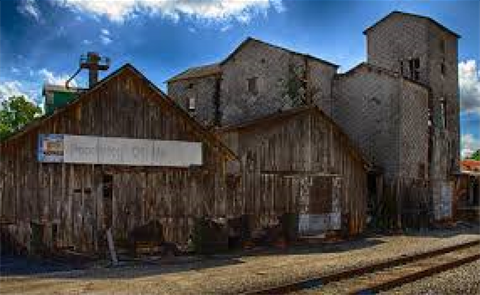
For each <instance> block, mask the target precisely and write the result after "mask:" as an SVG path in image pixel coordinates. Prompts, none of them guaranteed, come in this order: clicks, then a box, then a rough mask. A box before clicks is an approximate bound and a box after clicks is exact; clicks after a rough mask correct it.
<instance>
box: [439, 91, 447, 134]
mask: <svg viewBox="0 0 480 295" xmlns="http://www.w3.org/2000/svg"><path fill="white" fill-rule="evenodd" d="M440 120H441V121H440V122H441V124H442V127H443V128H445V129H447V101H446V100H445V98H443V97H442V98H440Z"/></svg>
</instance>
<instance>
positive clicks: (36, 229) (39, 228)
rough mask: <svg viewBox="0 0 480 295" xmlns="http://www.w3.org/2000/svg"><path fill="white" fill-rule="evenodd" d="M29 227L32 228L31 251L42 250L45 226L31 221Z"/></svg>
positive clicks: (39, 251) (35, 252)
mask: <svg viewBox="0 0 480 295" xmlns="http://www.w3.org/2000/svg"><path fill="white" fill-rule="evenodd" d="M30 228H31V230H32V239H31V241H30V246H31V250H32V253H34V254H38V253H41V252H42V251H43V250H44V243H43V234H44V230H45V226H44V225H43V224H40V223H36V222H31V223H30Z"/></svg>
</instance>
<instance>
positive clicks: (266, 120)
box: [215, 105, 373, 167]
mask: <svg viewBox="0 0 480 295" xmlns="http://www.w3.org/2000/svg"><path fill="white" fill-rule="evenodd" d="M306 113H313V114H316V115H318V116H320V117H322V118H323V119H325V120H326V121H327V122H329V123H330V124H331V125H332V126H333V128H334V129H335V130H336V131H338V132H339V133H340V135H341V136H342V137H344V138H345V139H346V140H347V146H348V147H349V149H350V150H351V151H352V152H353V153H354V155H355V156H356V157H358V158H359V159H360V160H361V161H362V162H363V163H364V164H365V166H367V167H373V166H372V165H371V163H370V162H368V161H367V160H366V159H365V158H364V157H363V155H362V153H361V152H360V149H358V148H357V147H356V146H355V145H354V144H353V143H352V141H351V140H350V137H348V135H347V134H346V133H345V132H344V131H343V129H342V128H341V127H340V126H339V125H338V124H337V123H335V121H333V119H332V118H330V117H329V116H328V115H327V114H325V113H324V112H323V111H322V110H321V109H320V108H319V107H317V106H315V105H309V106H302V107H297V108H293V109H289V110H286V111H282V112H278V113H274V114H271V115H267V116H264V117H261V118H258V119H253V120H250V121H247V122H243V123H239V124H236V125H230V126H225V127H221V128H218V129H216V131H215V132H216V133H217V134H219V135H221V134H224V133H229V132H235V131H240V130H247V129H250V128H255V127H257V126H259V125H265V126H267V125H269V124H272V123H280V122H284V121H286V120H288V119H290V118H293V117H296V116H299V115H302V114H306Z"/></svg>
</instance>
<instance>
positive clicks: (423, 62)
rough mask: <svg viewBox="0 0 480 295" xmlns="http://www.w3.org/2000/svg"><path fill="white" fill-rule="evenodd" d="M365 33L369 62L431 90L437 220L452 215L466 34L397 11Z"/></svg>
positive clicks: (432, 171) (431, 164)
mask: <svg viewBox="0 0 480 295" xmlns="http://www.w3.org/2000/svg"><path fill="white" fill-rule="evenodd" d="M364 34H365V35H366V36H367V54H368V56H367V60H368V63H370V64H373V65H376V66H379V67H383V68H386V69H389V70H392V71H395V72H398V73H400V75H402V76H404V77H409V78H410V79H413V80H415V81H417V82H419V83H421V84H423V85H425V86H426V87H427V88H428V89H429V97H428V100H429V141H428V157H429V165H428V171H429V183H430V189H431V190H432V192H431V193H432V196H433V206H434V213H435V214H434V215H435V218H436V219H442V218H444V217H448V216H450V215H451V200H452V186H453V183H452V181H453V179H452V175H454V174H456V173H458V172H459V158H460V157H459V142H460V136H459V89H458V68H457V67H458V38H459V37H460V36H459V35H458V34H456V33H454V32H452V31H451V30H449V29H448V28H445V27H444V26H442V25H441V24H439V23H438V22H436V21H435V20H433V19H431V18H428V17H424V16H418V15H413V14H409V13H403V12H397V11H395V12H392V13H390V14H389V15H387V16H386V17H384V18H383V19H381V20H380V21H378V22H377V23H376V24H374V25H373V26H371V27H370V28H368V29H367V30H365V32H364ZM417 126H418V125H417ZM411 131H412V132H413V129H412V130H411Z"/></svg>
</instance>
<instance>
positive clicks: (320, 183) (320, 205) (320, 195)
mask: <svg viewBox="0 0 480 295" xmlns="http://www.w3.org/2000/svg"><path fill="white" fill-rule="evenodd" d="M332 198H333V193H332V178H331V177H314V178H313V181H312V186H311V188H310V204H309V213H311V214H322V213H330V212H332V201H333V200H332Z"/></svg>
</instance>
